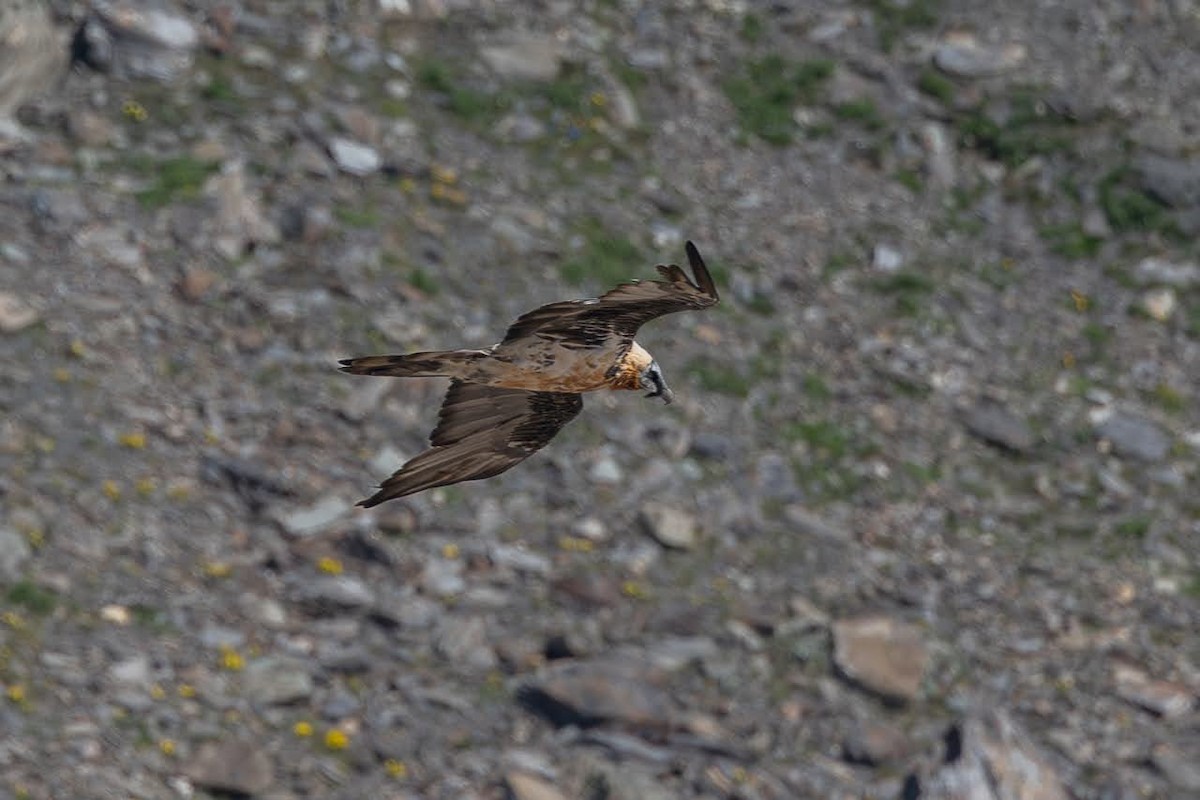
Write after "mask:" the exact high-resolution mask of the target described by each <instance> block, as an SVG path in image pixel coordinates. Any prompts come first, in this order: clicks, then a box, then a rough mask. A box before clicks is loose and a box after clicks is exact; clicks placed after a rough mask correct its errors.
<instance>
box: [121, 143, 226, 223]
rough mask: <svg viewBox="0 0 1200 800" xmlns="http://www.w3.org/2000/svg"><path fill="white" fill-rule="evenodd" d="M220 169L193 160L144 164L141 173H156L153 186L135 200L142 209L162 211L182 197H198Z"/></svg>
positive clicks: (180, 157)
mask: <svg viewBox="0 0 1200 800" xmlns="http://www.w3.org/2000/svg"><path fill="white" fill-rule="evenodd" d="M217 168H218V165H217V163H216V162H213V161H202V160H200V159H198V158H193V157H192V156H177V157H175V158H169V159H167V160H166V161H160V162H152V163H151V162H147V163H145V164H140V165H139V170H140V171H143V172H147V173H153V182H152V183H151V185H150V186H148V187H147V188H145V189H142V190H141V191H140V192H138V193H137V194H136V195H135V197H136V198H137V201H138V203H139V204H140V205H141V206H142V208H145V209H150V210H153V209H157V208H162V207H163V206H165V205H167V204H168V203H170V202H171V201H172V200H175V199H176V198H179V197H194V196H195V195H196V194H198V193H199V191H200V187H202V186H203V185H204V181H205V180H207V179H208V176H209V175H212V174H213V173H214V172H216V171H217Z"/></svg>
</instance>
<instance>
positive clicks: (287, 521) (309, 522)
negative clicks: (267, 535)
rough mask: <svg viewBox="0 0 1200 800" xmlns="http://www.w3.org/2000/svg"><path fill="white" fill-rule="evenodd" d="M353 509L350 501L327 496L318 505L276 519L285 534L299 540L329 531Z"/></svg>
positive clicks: (281, 515) (283, 514) (282, 514)
mask: <svg viewBox="0 0 1200 800" xmlns="http://www.w3.org/2000/svg"><path fill="white" fill-rule="evenodd" d="M352 508H354V506H353V505H352V504H351V503H350V502H349V501H347V500H344V499H342V498H341V497H337V496H334V495H327V496H325V497H323V498H321V499H320V500H318V501H317V504H316V505H313V506H308V507H306V508H298V509H295V510H292V511H288V512H282V513H280V514H278V515H277V517H276V519H277V520H278V522H279V525H280V526H281V527H282V528H283V530H284V532H285V533H287V534H288V535H289V536H294V537H296V538H298V539H299V538H303V537H306V536H314V535H316V534H318V533H322V532H324V531H326V530H328V529H329V528H331V527H332V526H333V525H334V523H336V522H337V521H338V520H340V519H341V518H342V517H343V516H345V515H346V514H347V513H348V512H349V511H350V510H351V509H352Z"/></svg>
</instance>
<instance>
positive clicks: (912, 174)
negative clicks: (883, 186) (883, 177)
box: [892, 167, 925, 192]
mask: <svg viewBox="0 0 1200 800" xmlns="http://www.w3.org/2000/svg"><path fill="white" fill-rule="evenodd" d="M892 177H893V178H895V179H896V182H897V183H899V184H900V185H901V186H903V187H904V188H906V189H908V190H910V191H912V192H919V191H921V189H922V188H923V187H924V185H925V182H924V181H923V180H921V173H920V172H918V171H917V170H915V169H910V168H908V167H902V168H900V169H898V170H896V172H895V174H894V175H892Z"/></svg>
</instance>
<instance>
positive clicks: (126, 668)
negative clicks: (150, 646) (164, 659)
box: [108, 656, 150, 688]
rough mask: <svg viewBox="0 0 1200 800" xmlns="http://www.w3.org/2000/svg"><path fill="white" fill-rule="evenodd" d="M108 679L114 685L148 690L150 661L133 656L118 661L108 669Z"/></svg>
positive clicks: (142, 657)
mask: <svg viewBox="0 0 1200 800" xmlns="http://www.w3.org/2000/svg"><path fill="white" fill-rule="evenodd" d="M108 677H109V680H111V681H112V682H113V683H114V684H117V685H119V686H124V687H130V688H148V687H149V685H150V659H149V658H147V657H146V656H133V657H132V658H127V659H125V660H124V661H118V662H117V663H116V664H113V665H112V666H111V667H109V668H108Z"/></svg>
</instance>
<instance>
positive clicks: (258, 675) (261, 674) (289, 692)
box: [243, 656, 313, 706]
mask: <svg viewBox="0 0 1200 800" xmlns="http://www.w3.org/2000/svg"><path fill="white" fill-rule="evenodd" d="M243 680H244V681H245V684H244V686H245V691H246V695H247V697H249V699H250V700H251V702H254V703H259V704H261V705H267V706H274V705H285V704H287V703H295V702H297V701H300V700H307V699H308V698H309V697H310V696H311V695H312V691H313V681H312V676H311V675H310V674H309V671H308V664H307V663H306V662H304V661H302V660H300V659H298V658H292V657H291V656H267V657H265V658H258V659H255V660H254V661H251V662H250V663H249V664H248V665H247V666H246V671H245V673H244V674H243Z"/></svg>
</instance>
